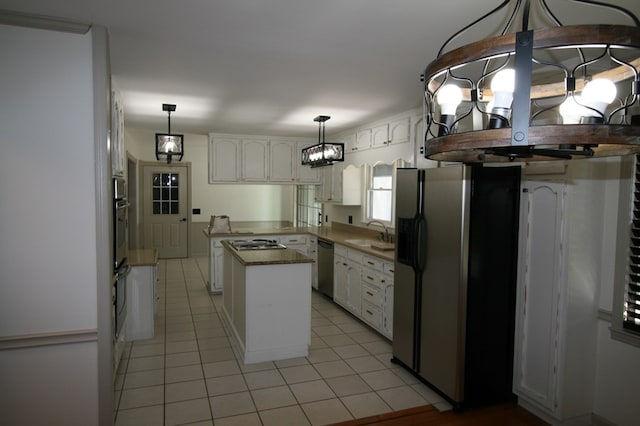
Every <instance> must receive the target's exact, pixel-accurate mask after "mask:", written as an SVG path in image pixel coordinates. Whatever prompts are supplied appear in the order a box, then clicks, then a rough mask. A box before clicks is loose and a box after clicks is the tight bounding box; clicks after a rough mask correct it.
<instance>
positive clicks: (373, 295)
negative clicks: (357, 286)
mask: <svg viewBox="0 0 640 426" xmlns="http://www.w3.org/2000/svg"><path fill="white" fill-rule="evenodd" d="M381 294H382V293H381V291H380V289H377V288H373V287H369V286H368V285H363V286H362V302H363V303H364V302H367V303H369V304H371V305H372V306H375V307H377V308H382V297H381Z"/></svg>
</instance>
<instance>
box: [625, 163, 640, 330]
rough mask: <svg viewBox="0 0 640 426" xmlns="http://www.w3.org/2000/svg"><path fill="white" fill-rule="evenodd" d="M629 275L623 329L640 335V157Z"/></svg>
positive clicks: (637, 169)
mask: <svg viewBox="0 0 640 426" xmlns="http://www.w3.org/2000/svg"><path fill="white" fill-rule="evenodd" d="M633 180H634V182H633V205H632V208H631V209H632V220H631V241H630V247H629V274H628V279H627V283H626V289H625V295H624V315H623V327H624V328H625V329H628V330H631V331H635V332H638V333H640V155H636V157H635V167H634V176H633Z"/></svg>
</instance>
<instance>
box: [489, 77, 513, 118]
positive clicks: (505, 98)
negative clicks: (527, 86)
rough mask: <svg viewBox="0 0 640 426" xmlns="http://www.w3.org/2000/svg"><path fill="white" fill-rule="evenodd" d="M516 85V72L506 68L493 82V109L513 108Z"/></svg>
mask: <svg viewBox="0 0 640 426" xmlns="http://www.w3.org/2000/svg"><path fill="white" fill-rule="evenodd" d="M515 85H516V72H515V70H513V69H511V68H505V69H503V70H501V71H498V73H497V74H496V75H495V76H494V77H493V79H492V80H491V91H492V92H493V97H494V103H493V108H503V109H509V108H511V102H512V101H513V92H514V91H515Z"/></svg>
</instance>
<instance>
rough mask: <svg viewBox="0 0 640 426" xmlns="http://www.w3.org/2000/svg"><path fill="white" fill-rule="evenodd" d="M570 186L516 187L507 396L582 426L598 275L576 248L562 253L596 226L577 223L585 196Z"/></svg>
mask: <svg viewBox="0 0 640 426" xmlns="http://www.w3.org/2000/svg"><path fill="white" fill-rule="evenodd" d="M576 167H580V166H576ZM592 184H595V183H592ZM582 185H583V182H580V186H582ZM574 187H575V185H573V184H572V185H567V184H566V183H565V182H563V181H559V180H556V181H553V180H547V181H545V180H523V183H522V189H523V192H522V194H521V205H520V215H521V219H520V230H521V231H520V247H519V253H520V254H519V260H518V262H519V265H518V290H517V302H516V336H515V337H516V338H515V349H514V352H515V354H514V355H515V356H514V364H515V365H514V393H516V394H517V395H518V397H519V403H520V404H521V405H523V406H525V407H526V408H527V409H529V410H530V411H533V412H534V413H535V414H537V415H539V416H540V417H542V418H543V419H544V420H546V421H548V422H549V423H551V424H560V423H564V422H567V421H571V422H574V423H575V424H589V421H590V416H591V412H592V411H593V392H594V388H593V386H594V384H593V380H594V378H593V376H592V372H593V371H594V370H595V345H596V342H595V336H596V335H597V333H596V314H595V313H596V311H597V306H596V303H597V300H596V298H594V297H591V296H588V295H593V294H596V293H597V287H598V283H597V282H596V281H597V278H595V277H596V276H597V275H598V274H597V273H593V272H594V271H592V270H591V268H593V265H592V262H590V261H589V260H588V259H587V258H586V257H585V259H581V258H580V253H582V252H584V251H583V250H579V249H575V250H574V249H573V248H572V249H571V252H570V251H569V250H568V247H569V246H570V245H571V244H572V241H571V240H572V239H573V238H575V239H576V240H580V238H581V236H582V234H583V230H584V229H590V230H591V231H593V232H594V233H596V232H597V226H598V225H595V224H593V223H588V219H585V218H588V217H589V213H588V212H586V210H585V209H584V208H583V207H584V205H586V203H585V200H584V199H579V198H580V197H584V196H585V194H587V193H589V191H586V190H585V189H584V188H582V189H581V191H582V192H581V193H577V189H575V190H576V193H575V194H573V196H572V195H571V190H574ZM574 196H575V198H576V199H574V200H573V201H572V198H573V197H574ZM576 201H577V202H576ZM572 203H573V204H574V206H573V207H572ZM572 208H573V209H580V214H571V213H572ZM594 210H595V209H594ZM593 214H595V215H597V213H593ZM576 243H577V241H574V242H573V244H576ZM574 423H572V424H574Z"/></svg>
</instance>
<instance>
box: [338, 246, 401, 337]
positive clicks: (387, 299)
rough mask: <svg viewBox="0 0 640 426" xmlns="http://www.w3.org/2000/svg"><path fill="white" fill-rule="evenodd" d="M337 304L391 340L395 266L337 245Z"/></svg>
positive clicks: (386, 261)
mask: <svg viewBox="0 0 640 426" xmlns="http://www.w3.org/2000/svg"><path fill="white" fill-rule="evenodd" d="M333 300H334V302H336V303H337V304H339V305H340V306H342V307H343V308H345V309H347V310H348V311H349V312H351V313H352V314H354V315H355V316H357V317H358V318H360V319H361V320H363V321H364V322H366V323H367V324H368V325H370V326H371V327H372V328H373V329H375V330H376V331H378V332H379V333H381V334H382V335H384V336H385V337H387V338H389V339H391V338H392V337H393V331H392V330H393V262H390V261H388V260H384V259H381V258H377V257H374V256H370V255H368V254H365V253H363V252H361V251H359V250H355V249H352V248H347V247H344V246H341V245H338V244H336V245H335V246H334V293H333Z"/></svg>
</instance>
